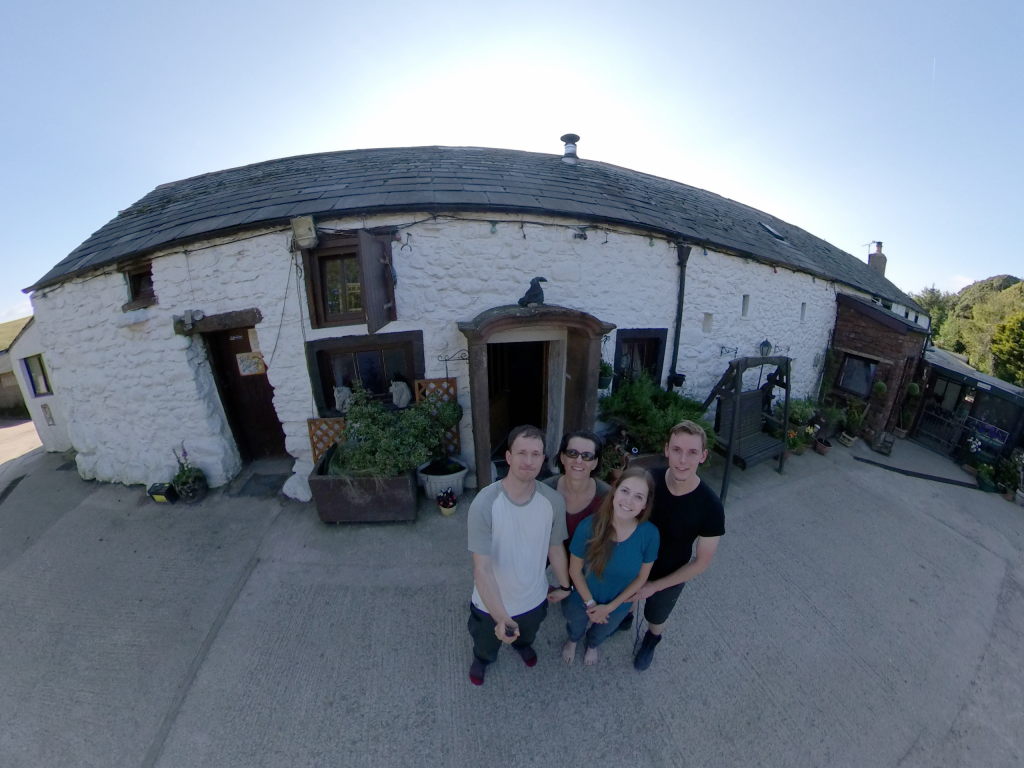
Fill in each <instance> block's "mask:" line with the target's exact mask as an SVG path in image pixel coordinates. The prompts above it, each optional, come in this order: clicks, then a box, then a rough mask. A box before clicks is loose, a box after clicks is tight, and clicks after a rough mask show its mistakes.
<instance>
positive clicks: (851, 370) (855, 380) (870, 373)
mask: <svg viewBox="0 0 1024 768" xmlns="http://www.w3.org/2000/svg"><path fill="white" fill-rule="evenodd" d="M874 377H875V363H870V362H868V361H867V360H864V359H862V358H859V357H853V356H852V355H847V356H846V360H844V361H843V370H842V372H841V373H840V376H839V387H840V388H841V389H845V390H847V391H848V392H853V393H854V394H857V395H860V396H861V397H867V396H868V395H869V394H871V380H872V379H874Z"/></svg>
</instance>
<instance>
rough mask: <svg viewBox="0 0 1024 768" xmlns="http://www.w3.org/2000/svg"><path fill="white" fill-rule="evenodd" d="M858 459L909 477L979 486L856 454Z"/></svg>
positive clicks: (966, 486)
mask: <svg viewBox="0 0 1024 768" xmlns="http://www.w3.org/2000/svg"><path fill="white" fill-rule="evenodd" d="M853 458H854V459H856V460H857V461H863V462H864V463H865V464H870V465H871V466H873V467H881V468H882V469H888V470H889V471H890V472H898V473H899V474H901V475H907V476H908V477H920V478H921V479H922V480H934V481H935V482H937V483H947V484H948V485H959V486H960V487H961V488H977V487H978V486H977V485H975V484H974V483H968V482H966V481H965V480H953V479H951V478H948V477H939V476H938V475H927V474H925V473H924V472H915V471H914V470H912V469H900V468H899V467H892V466H890V465H888V464H883V463H882V462H880V461H872V460H871V459H865V458H862V457H860V456H854V457H853Z"/></svg>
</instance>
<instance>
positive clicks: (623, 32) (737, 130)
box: [0, 0, 1024, 321]
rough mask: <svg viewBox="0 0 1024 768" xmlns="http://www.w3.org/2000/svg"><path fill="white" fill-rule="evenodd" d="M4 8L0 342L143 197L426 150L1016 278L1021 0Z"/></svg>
mask: <svg viewBox="0 0 1024 768" xmlns="http://www.w3.org/2000/svg"><path fill="white" fill-rule="evenodd" d="M14 5H15V4H14V3H12V2H8V3H7V4H6V5H5V8H4V11H3V14H2V16H0V21H2V23H0V72H2V73H3V74H2V75H0V77H2V78H3V80H2V83H0V88H2V90H0V96H2V104H3V117H2V118H0V131H2V141H0V147H2V149H0V158H2V163H0V171H2V179H3V183H2V189H0V195H2V203H0V216H2V226H3V229H2V231H3V249H2V251H0V263H2V273H0V274H2V277H0V321H3V320H7V319H12V318H14V317H18V316H22V315H25V314H28V312H29V305H28V302H27V297H26V296H25V295H24V294H22V293H21V292H20V289H21V288H24V287H25V286H27V285H30V284H31V283H32V282H34V281H35V280H36V279H38V278H39V277H41V276H42V275H43V274H44V273H45V272H46V271H47V270H48V269H49V268H50V267H51V266H53V265H54V264H56V263H57V262H58V261H60V260H61V259H62V258H63V257H64V256H66V255H67V254H68V253H69V252H70V251H71V250H72V249H74V248H75V247H76V246H77V245H78V244H79V243H81V242H82V241H83V240H84V239H85V238H86V237H88V236H89V235H90V234H91V233H92V232H94V231H95V230H97V229H98V228H100V227H101V226H102V225H103V224H105V223H106V222H107V221H108V220H109V219H111V218H112V217H113V216H115V215H116V213H117V211H118V210H119V209H123V208H126V207H128V206H129V205H130V204H131V203H133V202H134V201H136V200H138V199H139V198H141V197H142V196H143V195H145V194H146V193H147V192H149V191H150V190H151V189H153V187H155V186H156V185H158V184H161V183H164V182H168V181H174V180H177V179H181V178H185V177H188V176H193V175H195V174H198V173H204V172H208V171H215V170H219V169H223V168H229V167H232V166H237V165H243V164H246V163H251V162H257V161H261V160H267V159H271V158H275V157H284V156H288V155H295V154H304V153H308V152H320V151H329V150H341V149H357V148H365V147H380V146H415V145H425V144H443V145H462V146H488V147H508V148H513V149H524V150H530V151H538V152H550V153H560V152H561V149H562V147H561V143H560V142H559V141H558V137H559V136H560V135H561V134H563V133H567V132H574V133H578V134H580V136H581V137H582V139H581V141H580V144H579V152H580V155H581V156H582V157H585V158H590V159H595V160H602V161H605V162H609V163H614V164H617V165H623V166H627V167H629V168H634V169H636V170H641V171H645V172H648V173H653V174H657V175H659V176H664V177H667V178H670V179H676V180H678V181H682V182H685V183H687V184H692V185H694V186H698V187H703V188H705V189H709V190H711V191H713V192H717V193H719V194H721V195H725V196H727V197H731V198H733V199H735V200H739V201H741V202H743V203H747V204H749V205H752V206H754V207H756V208H760V209H762V210H765V211H768V212H769V213H772V214H774V215H776V216H779V217H780V218H783V219H785V220H787V221H789V222H791V223H793V224H796V225H798V226H801V227H803V228H804V229H807V230H809V231H810V232H812V233H814V234H815V235H818V236H819V237H822V238H824V239H826V240H828V241H830V242H832V243H834V244H835V245H837V246H838V247H840V248H842V249H844V250H846V251H849V252H850V253H853V254H855V255H857V256H859V257H861V258H865V257H866V254H867V253H868V251H869V250H870V248H869V245H868V244H869V243H870V242H871V241H873V240H882V241H884V243H885V252H886V254H887V255H888V256H889V268H888V272H887V274H888V276H889V277H890V278H891V279H892V280H893V281H894V282H895V283H896V284H897V285H898V286H900V287H901V288H903V289H904V290H908V291H916V290H919V289H920V288H922V287H924V286H926V285H931V284H935V285H936V286H937V287H939V288H942V289H946V290H956V289H958V288H960V287H961V286H963V285H965V284H967V283H968V282H970V281H972V280H976V279H981V278H985V277H989V276H991V275H995V274H1002V273H1010V274H1017V275H1018V276H1021V277H1024V274H1022V272H1024V261H1022V260H1021V257H1020V254H1019V250H1020V249H1019V243H1021V241H1022V240H1024V204H1022V203H1024V194H1022V192H1021V189H1022V186H1024V159H1022V149H1021V141H1022V127H1024V119H1022V118H1024V103H1022V102H1024V88H1022V82H1024V77H1022V75H1024V66H1022V64H1024V55H1022V53H1021V51H1022V47H1024V46H1022V45H1021V40H1024V10H1022V9H1024V4H1022V3H1020V2H1019V0H1018V1H1011V0H993V1H992V2H981V3H966V2H952V1H951V0H937V1H936V2H927V3H923V2H919V1H918V0H914V2H904V1H902V0H887V1H885V2H878V1H877V0H866V1H865V2H859V3H849V2H832V1H830V0H816V1H814V2H809V1H808V2H804V1H803V0H800V1H799V2H786V0H780V2H777V3H764V2H759V1H758V2H755V1H753V0H749V1H744V2H728V0H723V1H722V2H718V3H705V2H702V3H694V2H687V1H686V0H678V1H677V2H643V0H640V1H639V2H628V3H627V2H615V3H613V2H587V3H581V2H575V1H574V0H563V1H562V2H557V3H556V2H543V3H535V2H520V3H511V4H507V5H501V4H493V5H488V4H485V3H480V2H445V0H440V1H439V2H435V3H422V2H415V3H403V2H378V3H350V2H349V3H347V2H339V1H338V0H335V1H334V2H319V1H318V0H292V2H289V3H283V2H266V1H265V0H246V2H236V1H235V0H227V1H224V0H202V1H199V0H178V1H177V2H146V0H131V1H130V2H129V1H128V0H124V1H123V2H109V1H108V0H96V1H95V2H79V1H77V0H76V1H75V2H71V1H70V0H34V1H33V2H24V3H18V4H17V7H14Z"/></svg>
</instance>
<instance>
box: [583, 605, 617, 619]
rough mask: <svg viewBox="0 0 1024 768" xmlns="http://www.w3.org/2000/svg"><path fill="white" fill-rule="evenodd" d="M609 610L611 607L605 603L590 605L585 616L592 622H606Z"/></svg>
mask: <svg viewBox="0 0 1024 768" xmlns="http://www.w3.org/2000/svg"><path fill="white" fill-rule="evenodd" d="M611 612H612V611H611V608H609V607H608V606H607V605H592V606H590V607H589V608H587V618H588V619H590V620H591V621H592V622H593V623H594V624H607V623H608V614H610V613H611Z"/></svg>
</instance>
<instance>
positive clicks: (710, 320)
mask: <svg viewBox="0 0 1024 768" xmlns="http://www.w3.org/2000/svg"><path fill="white" fill-rule="evenodd" d="M714 325H715V315H714V313H713V312H705V313H704V321H703V322H702V323H701V324H700V329H701V330H702V331H704V333H711V329H712V328H713V327H714Z"/></svg>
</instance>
